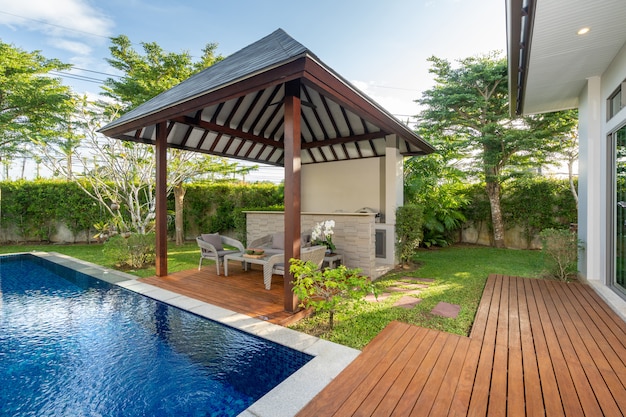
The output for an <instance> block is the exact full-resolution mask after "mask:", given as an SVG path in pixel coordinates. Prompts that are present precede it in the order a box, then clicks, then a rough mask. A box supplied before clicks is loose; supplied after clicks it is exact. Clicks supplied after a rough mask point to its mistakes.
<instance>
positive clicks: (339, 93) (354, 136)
mask: <svg viewBox="0 0 626 417" xmlns="http://www.w3.org/2000/svg"><path fill="white" fill-rule="evenodd" d="M101 133H103V134H104V135H106V136H109V137H112V138H117V139H121V140H128V141H134V142H141V143H147V144H151V145H154V146H155V149H156V159H157V173H156V184H157V202H156V213H155V214H156V235H157V238H156V239H157V242H156V259H157V264H156V273H157V275H158V276H164V275H167V229H166V193H165V190H166V172H167V171H166V169H167V167H166V149H167V148H168V147H170V148H176V149H183V150H189V151H194V152H203V153H207V154H211V155H217V156H223V157H228V158H235V159H240V160H248V161H255V162H259V163H265V164H271V165H276V166H284V168H285V201H284V203H285V213H284V232H285V257H286V259H290V258H292V257H296V258H297V257H299V254H300V238H299V237H300V232H301V231H300V228H301V226H300V221H299V220H300V214H301V173H302V169H303V167H304V166H308V165H313V164H320V163H329V162H344V163H346V162H349V161H356V160H362V159H372V160H381V161H382V162H380V164H381V165H384V170H385V172H387V173H388V174H389V175H387V180H386V183H385V184H383V185H384V187H379V188H385V191H384V192H383V194H382V198H380V200H384V201H382V202H381V204H385V205H387V209H386V211H387V217H386V221H387V222H388V223H391V224H394V223H395V208H396V207H397V206H399V205H402V203H403V201H402V158H403V157H404V156H412V155H425V154H429V153H431V152H433V151H434V148H433V147H432V146H431V145H430V144H428V143H427V142H426V141H424V140H423V139H422V138H421V137H419V136H418V135H417V134H416V133H415V132H413V131H412V130H411V129H410V128H409V127H407V126H406V125H404V124H403V123H402V122H400V121H399V120H398V119H396V118H395V117H393V116H392V115H391V114H390V113H389V112H387V111H386V110H385V109H383V108H382V107H381V106H380V105H378V104H377V103H376V102H374V101H373V100H372V99H371V98H369V97H367V96H366V95H365V94H363V93H362V92H360V91H359V90H358V89H357V88H355V87H354V86H353V85H351V84H350V83H349V82H348V81H347V80H345V79H344V78H343V77H341V76H340V75H339V74H337V73H336V72H335V71H333V70H332V69H331V68H330V67H328V66H327V65H325V64H324V63H323V62H322V61H321V60H319V59H318V58H317V57H316V56H315V55H314V54H313V53H312V52H311V51H310V50H309V49H307V48H306V47H304V46H303V45H302V44H300V43H298V42H297V41H296V40H294V39H293V38H292V37H290V36H289V35H288V34H287V33H285V32H284V31H283V30H281V29H278V30H276V31H274V32H273V33H271V34H269V35H268V36H266V37H264V38H262V39H260V40H259V41H257V42H254V43H253V44H251V45H249V46H247V47H245V48H243V49H241V50H240V51H238V52H236V53H234V54H232V55H231V56H229V57H227V58H225V59H224V60H222V61H220V62H218V63H216V64H215V65H213V66H211V67H209V68H207V69H205V70H203V71H201V72H199V73H197V74H195V75H193V76H192V77H190V78H189V79H187V80H185V81H183V82H181V83H180V84H178V85H176V86H174V87H173V88H171V89H170V90H167V91H165V92H163V93H162V94H160V95H158V96H157V97H154V98H153V99H151V100H149V101H147V102H146V103H144V104H142V105H141V106H139V107H137V108H135V109H133V110H131V111H129V112H128V113H126V114H124V115H123V116H122V117H120V118H119V119H117V120H115V121H113V122H112V123H110V124H108V125H106V126H105V127H103V128H102V129H101ZM342 167H345V166H343V165H342ZM342 169H345V168H342ZM377 187H378V186H377ZM292 279H293V278H292V277H291V276H290V275H289V274H285V309H286V310H287V311H293V310H294V309H295V305H296V300H295V299H294V296H293V293H292V291H291V290H292V286H291V280H292Z"/></svg>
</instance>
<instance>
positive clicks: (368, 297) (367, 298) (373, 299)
mask: <svg viewBox="0 0 626 417" xmlns="http://www.w3.org/2000/svg"><path fill="white" fill-rule="evenodd" d="M390 295H391V294H390V293H388V292H384V293H382V294H378V300H377V299H376V297H374V294H367V295H366V296H365V301H369V302H370V303H375V302H377V301H383V300H385V299H387V298H389V296H390Z"/></svg>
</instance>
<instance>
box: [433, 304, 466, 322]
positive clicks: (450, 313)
mask: <svg viewBox="0 0 626 417" xmlns="http://www.w3.org/2000/svg"><path fill="white" fill-rule="evenodd" d="M459 311H461V306H460V305H457V304H450V303H444V302H443V301H440V302H439V303H437V305H436V306H435V308H433V309H432V310H431V311H430V313H431V314H434V315H436V316H441V317H448V318H451V319H453V318H456V316H458V315H459Z"/></svg>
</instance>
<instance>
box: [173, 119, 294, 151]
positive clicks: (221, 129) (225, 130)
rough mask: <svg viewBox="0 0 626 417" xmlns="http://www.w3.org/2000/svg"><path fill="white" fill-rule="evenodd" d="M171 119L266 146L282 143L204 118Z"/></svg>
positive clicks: (281, 145)
mask: <svg viewBox="0 0 626 417" xmlns="http://www.w3.org/2000/svg"><path fill="white" fill-rule="evenodd" d="M172 121H173V122H176V123H181V124H184V125H188V126H194V127H198V128H201V129H205V130H210V131H213V132H216V133H222V134H224V135H229V136H236V137H239V138H241V139H245V140H251V141H254V142H258V143H262V144H264V145H268V146H276V147H279V148H282V147H283V144H282V143H281V142H279V141H275V140H272V139H267V138H264V137H261V136H257V135H254V134H251V133H248V132H244V131H241V130H237V129H233V128H232V127H226V126H222V125H219V124H217V123H212V122H207V121H206V120H196V119H194V118H193V117H189V116H181V117H176V118H174V119H172Z"/></svg>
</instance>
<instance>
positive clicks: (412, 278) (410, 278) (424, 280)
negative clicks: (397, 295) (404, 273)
mask: <svg viewBox="0 0 626 417" xmlns="http://www.w3.org/2000/svg"><path fill="white" fill-rule="evenodd" d="M401 279H403V280H405V281H413V282H415V281H417V282H430V283H432V282H435V278H418V277H402V278H401Z"/></svg>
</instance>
